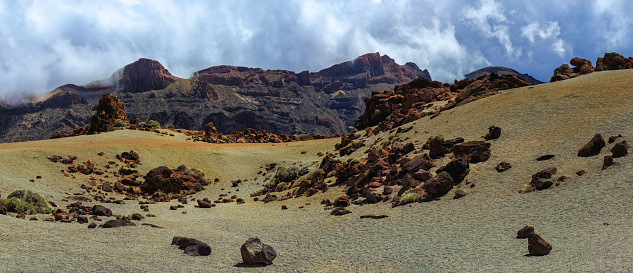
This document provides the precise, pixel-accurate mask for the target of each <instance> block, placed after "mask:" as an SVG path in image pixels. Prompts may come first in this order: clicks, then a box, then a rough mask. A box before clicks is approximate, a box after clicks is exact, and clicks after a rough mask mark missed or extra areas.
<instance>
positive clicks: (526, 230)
mask: <svg viewBox="0 0 633 273" xmlns="http://www.w3.org/2000/svg"><path fill="white" fill-rule="evenodd" d="M532 233H534V227H533V226H524V227H522V228H521V229H519V231H518V232H517V238H519V239H523V238H528V237H530V234H532Z"/></svg>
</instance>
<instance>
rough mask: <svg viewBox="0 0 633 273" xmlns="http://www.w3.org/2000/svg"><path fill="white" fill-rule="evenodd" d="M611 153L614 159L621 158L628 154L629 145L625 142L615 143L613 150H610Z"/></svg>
mask: <svg viewBox="0 0 633 273" xmlns="http://www.w3.org/2000/svg"><path fill="white" fill-rule="evenodd" d="M611 153H613V157H614V158H618V157H623V156H625V155H627V154H629V144H628V143H626V141H625V140H622V142H620V143H616V144H615V145H614V146H613V148H611Z"/></svg>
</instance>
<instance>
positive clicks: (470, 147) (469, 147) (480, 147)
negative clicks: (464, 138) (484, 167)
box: [452, 141, 490, 164]
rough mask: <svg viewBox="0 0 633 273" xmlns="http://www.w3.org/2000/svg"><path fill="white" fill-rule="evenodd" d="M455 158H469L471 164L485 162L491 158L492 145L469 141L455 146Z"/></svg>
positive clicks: (453, 150)
mask: <svg viewBox="0 0 633 273" xmlns="http://www.w3.org/2000/svg"><path fill="white" fill-rule="evenodd" d="M452 152H453V154H454V155H455V157H468V158H469V159H470V163H473V164H474V163H479V162H485V161H487V160H488V158H490V143H487V142H483V141H468V142H463V143H459V144H457V145H455V146H453V149H452Z"/></svg>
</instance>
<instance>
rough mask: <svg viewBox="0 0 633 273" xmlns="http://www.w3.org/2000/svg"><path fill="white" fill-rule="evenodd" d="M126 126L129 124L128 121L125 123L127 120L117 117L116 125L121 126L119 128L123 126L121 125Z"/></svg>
mask: <svg viewBox="0 0 633 273" xmlns="http://www.w3.org/2000/svg"><path fill="white" fill-rule="evenodd" d="M126 126H127V123H125V121H123V120H120V119H117V120H116V121H115V122H114V127H119V128H121V127H126Z"/></svg>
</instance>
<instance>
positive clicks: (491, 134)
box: [484, 126, 501, 140]
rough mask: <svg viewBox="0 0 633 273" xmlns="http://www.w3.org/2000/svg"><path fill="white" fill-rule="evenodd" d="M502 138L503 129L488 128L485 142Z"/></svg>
mask: <svg viewBox="0 0 633 273" xmlns="http://www.w3.org/2000/svg"><path fill="white" fill-rule="evenodd" d="M500 136H501V128H499V127H497V126H490V127H488V134H486V135H485V136H484V139H485V140H490V139H497V138H499V137H500Z"/></svg>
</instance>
